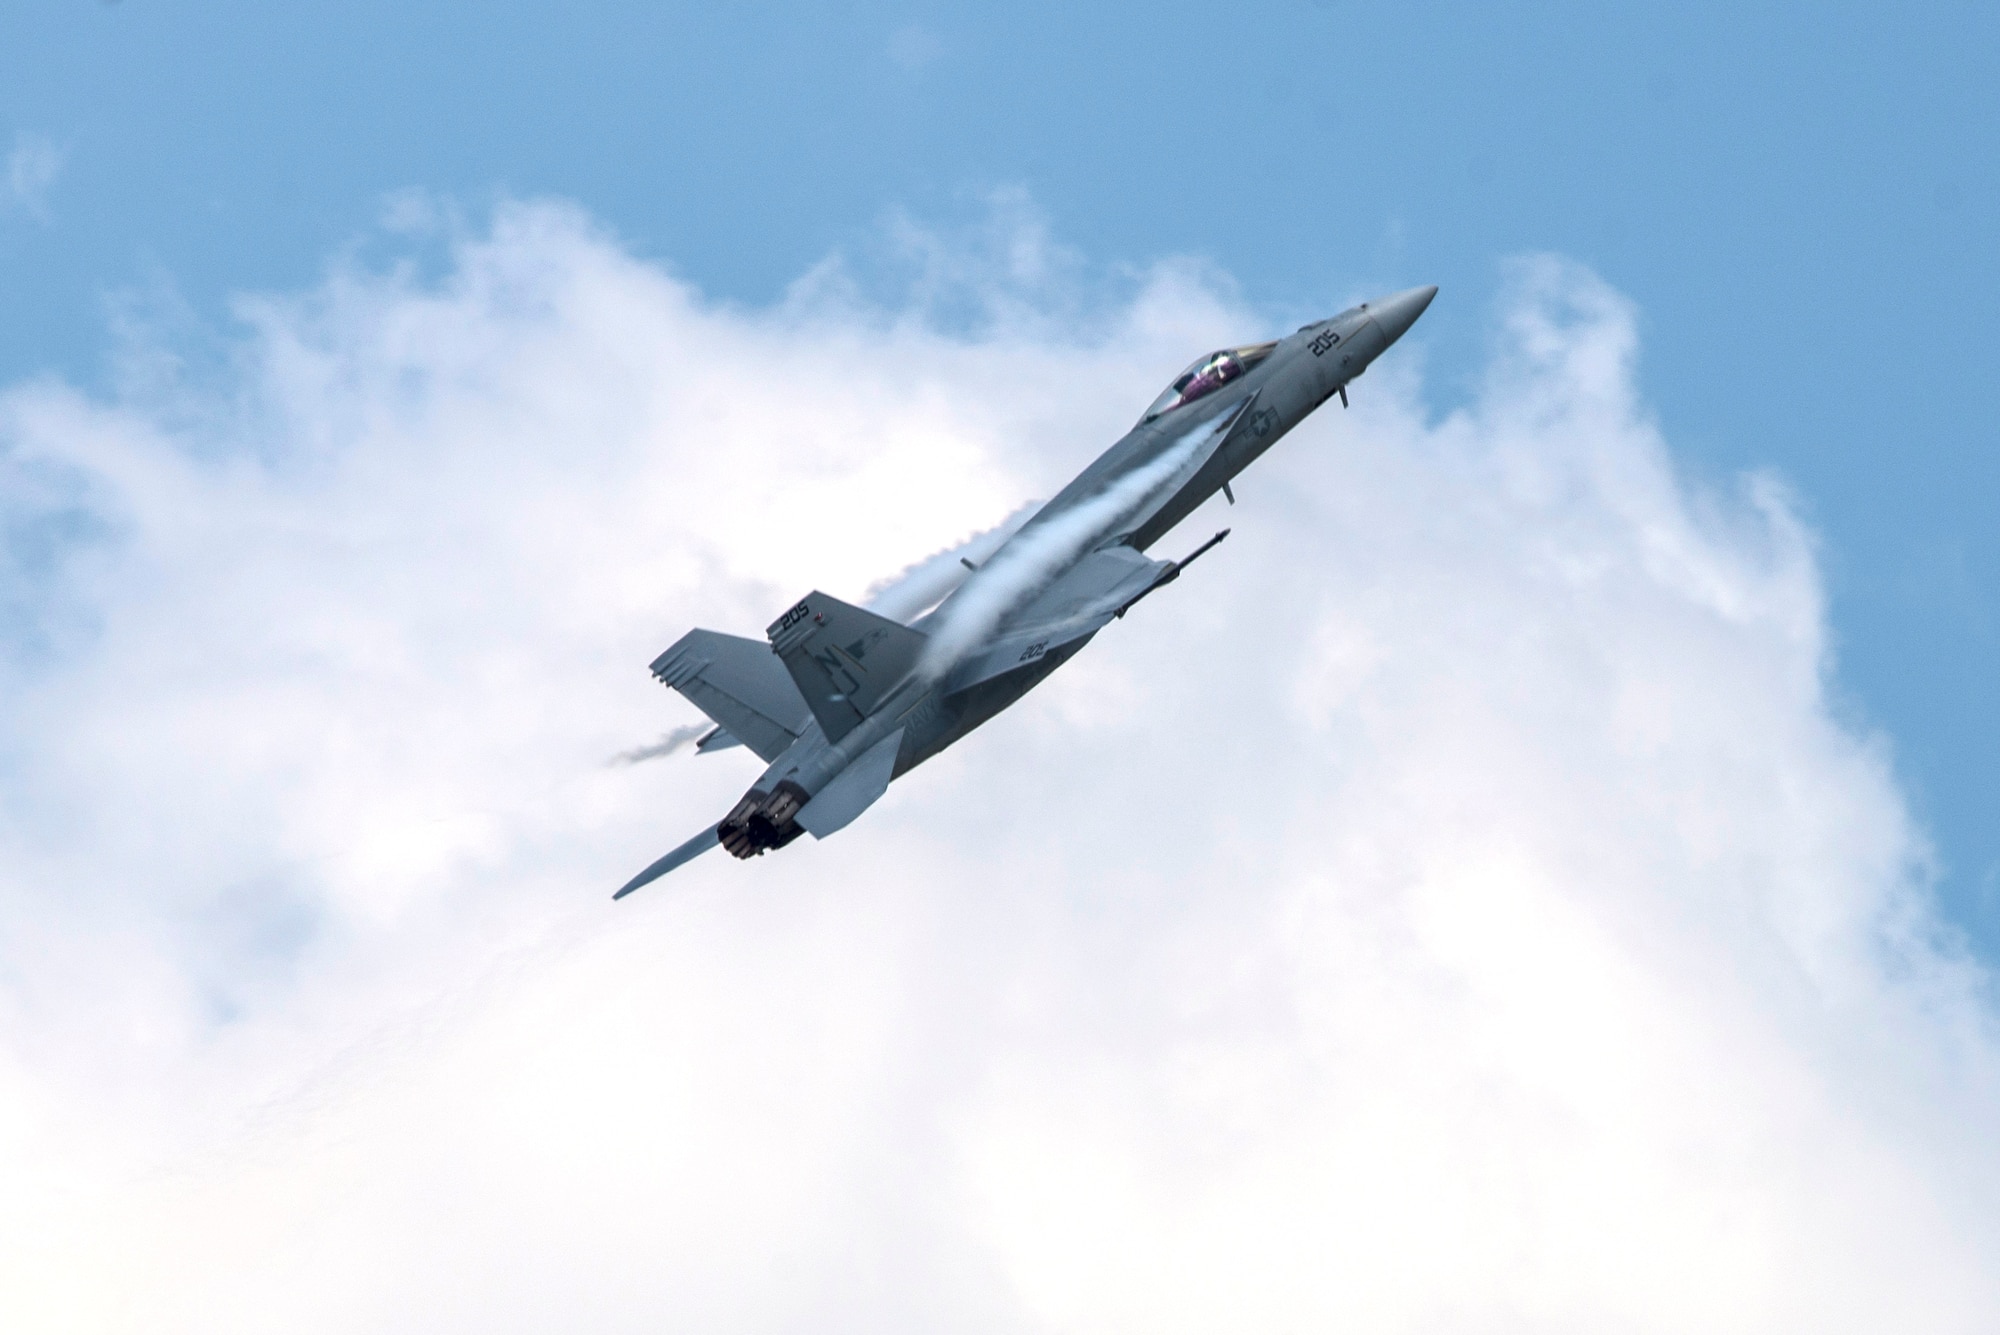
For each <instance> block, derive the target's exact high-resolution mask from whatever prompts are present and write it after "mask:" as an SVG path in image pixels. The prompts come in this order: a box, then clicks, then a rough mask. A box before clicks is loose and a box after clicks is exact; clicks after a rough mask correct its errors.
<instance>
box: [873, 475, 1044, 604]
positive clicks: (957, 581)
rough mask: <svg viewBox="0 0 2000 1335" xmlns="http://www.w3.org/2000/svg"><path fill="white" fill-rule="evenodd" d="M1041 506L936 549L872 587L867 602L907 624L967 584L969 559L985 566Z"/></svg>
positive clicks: (1024, 508)
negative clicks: (936, 550)
mask: <svg viewBox="0 0 2000 1335" xmlns="http://www.w3.org/2000/svg"><path fill="white" fill-rule="evenodd" d="M1040 508H1041V502H1040V501H1028V502H1027V503H1025V504H1023V505H1021V506H1019V507H1017V508H1016V509H1015V510H1014V512H1013V513H1012V514H1010V515H1008V516H1007V517H1006V518H1005V519H1003V520H1001V521H1000V522H999V523H998V524H995V525H994V526H993V527H992V528H989V529H985V530H982V531H981V532H978V533H975V534H973V535H972V536H971V537H969V538H967V539H966V540H965V541H964V542H961V543H959V544H957V545H956V546H953V547H947V548H946V549H944V550H943V551H941V552H933V553H932V554H931V555H929V556H926V557H925V558H924V559H923V560H921V561H915V562H912V563H911V564H910V565H907V566H905V567H904V568H903V569H902V570H900V571H898V572H897V573H896V574H894V575H891V576H890V577H889V578H888V579H885V580H882V581H880V582H879V583H877V584H876V585H875V586H874V587H872V588H871V589H869V590H868V595H867V601H866V603H865V604H864V605H865V606H866V607H868V609H869V610H871V611H874V612H879V613H881V614H882V615H883V616H885V617H888V618H889V619H890V620H892V621H900V622H902V623H903V624H904V625H908V624H909V623H910V622H912V621H914V620H915V619H916V618H917V617H919V616H921V615H922V614H924V613H925V612H928V611H930V609H931V608H933V607H936V606H937V605H938V603H939V602H940V601H942V600H943V599H944V598H945V596H946V595H948V594H949V593H951V592H952V590H954V589H956V588H957V587H958V586H959V585H961V584H963V583H965V580H966V577H967V576H968V575H970V574H971V573H972V572H971V571H970V570H968V569H967V568H966V566H965V564H964V563H965V562H966V561H970V562H972V564H973V565H975V566H978V565H983V564H984V563H985V562H986V559H987V558H988V557H990V556H992V555H993V553H994V552H996V551H998V550H999V549H1000V545H1001V544H1002V543H1004V542H1006V541H1007V539H1009V538H1011V537H1013V536H1014V535H1015V534H1016V533H1018V532H1020V531H1021V526H1022V525H1023V524H1025V523H1027V522H1028V521H1029V520H1030V519H1032V518H1034V515H1035V511H1036V510H1038V509H1040Z"/></svg>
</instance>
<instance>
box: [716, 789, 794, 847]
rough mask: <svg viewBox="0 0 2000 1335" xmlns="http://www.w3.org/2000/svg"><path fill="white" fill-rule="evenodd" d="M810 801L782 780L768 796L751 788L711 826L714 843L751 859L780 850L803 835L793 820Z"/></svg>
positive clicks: (759, 790)
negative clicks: (765, 852) (717, 823)
mask: <svg viewBox="0 0 2000 1335" xmlns="http://www.w3.org/2000/svg"><path fill="white" fill-rule="evenodd" d="M811 798H812V795H811V794H810V793H808V792H806V790H805V789H803V788H801V787H799V786H798V785H797V784H795V783H793V782H792V781H791V780H790V779H785V780H782V781H781V782H780V783H779V784H778V786H777V788H776V789H775V790H773V791H772V792H769V793H766V792H764V791H763V790H761V789H757V788H752V789H751V790H750V791H749V792H747V793H745V794H743V800H742V801H740V802H738V803H737V804H736V805H735V806H734V807H732V808H731V809H730V812H729V814H728V815H727V816H724V817H723V818H722V823H721V824H719V825H717V826H716V827H715V838H716V841H717V842H718V843H720V844H721V845H722V846H723V847H724V848H726V849H728V850H729V855H730V856H731V857H737V858H754V857H758V856H760V855H762V854H763V852H764V851H765V850H766V849H771V848H783V847H784V846H785V845H786V844H789V843H790V842H792V840H794V839H796V838H798V837H799V836H800V835H801V834H804V833H805V829H804V827H803V826H801V825H800V824H799V823H798V821H797V819H796V817H797V816H798V814H799V808H800V807H803V806H804V805H805V804H806V803H807V802H808V801H810V800H811Z"/></svg>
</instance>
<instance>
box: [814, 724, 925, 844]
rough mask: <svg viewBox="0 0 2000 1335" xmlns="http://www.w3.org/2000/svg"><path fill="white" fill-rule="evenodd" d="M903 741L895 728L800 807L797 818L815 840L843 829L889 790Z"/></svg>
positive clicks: (901, 733)
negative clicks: (897, 755)
mask: <svg viewBox="0 0 2000 1335" xmlns="http://www.w3.org/2000/svg"><path fill="white" fill-rule="evenodd" d="M902 744H903V730H902V729H901V728H898V729H896V730H895V731H894V732H892V733H890V734H889V735H888V736H887V737H884V738H883V739H882V740H881V741H879V742H877V743H875V745H873V746H871V747H869V748H868V749H867V750H866V751H863V752H862V753H861V754H860V755H858V756H856V757H855V758H854V760H853V762H852V763H851V764H849V765H848V767H847V768H846V769H844V770H842V771H841V772H840V773H838V774H836V775H834V776H833V781H832V782H831V783H829V784H827V786H826V787H824V788H822V789H820V790H819V792H817V793H815V794H814V795H813V800H812V801H810V802H808V803H806V804H805V805H804V806H803V807H800V808H799V814H798V817H797V820H798V822H799V824H801V825H803V826H805V828H806V831H807V832H808V833H809V834H811V835H812V837H813V838H815V839H824V838H826V837H827V836H828V835H830V834H832V833H833V832H834V831H835V830H842V829H846V828H847V826H848V825H849V824H851V823H852V822H853V820H854V818H855V817H856V816H859V815H860V814H861V813H862V812H864V811H866V810H868V808H869V807H871V806H874V805H875V800H876V799H877V798H879V797H880V796H882V794H884V793H886V792H888V791H889V780H890V779H891V778H893V777H895V773H896V752H897V750H898V748H900V747H901V746H902Z"/></svg>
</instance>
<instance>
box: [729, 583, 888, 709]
mask: <svg viewBox="0 0 2000 1335" xmlns="http://www.w3.org/2000/svg"><path fill="white" fill-rule="evenodd" d="M767 634H769V635H770V637H771V648H772V650H774V651H775V652H776V653H777V655H778V658H779V660H780V661H781V662H783V663H784V665H785V667H786V668H787V669H788V670H789V671H790V672H791V674H792V681H793V682H794V683H795V684H796V685H797V686H798V688H799V694H800V695H802V696H804V697H805V702H806V705H807V707H808V708H810V709H811V710H812V712H813V717H814V718H816V719H818V720H819V725H820V727H821V728H823V729H825V731H826V735H827V739H828V740H829V741H835V742H837V741H839V740H840V739H841V738H842V737H845V736H846V735H847V734H848V732H850V731H851V730H852V729H853V728H854V726H855V725H856V724H857V723H859V722H861V720H862V719H864V718H867V717H868V715H869V714H871V713H873V712H874V710H875V707H876V706H877V705H879V704H881V703H882V701H883V700H885V699H887V698H888V695H889V692H890V691H892V690H894V689H895V688H896V687H897V686H898V685H900V684H901V682H902V680H903V678H905V677H907V676H909V675H910V670H911V669H912V668H914V667H916V665H917V660H918V659H919V658H921V657H922V656H923V651H924V644H925V637H924V635H923V632H921V631H914V630H911V629H910V628H909V627H908V626H903V625H899V624H897V623H896V622H894V621H891V620H889V619H888V618H886V617H880V616H877V615H875V613H873V612H868V611H864V610H862V609H861V608H859V607H853V606H850V605H849V604H847V603H843V602H841V601H840V600H839V599H838V598H832V597H829V596H827V595H826V594H824V593H820V592H818V591H814V592H812V593H809V594H807V595H806V597H805V599H804V600H803V601H801V602H800V603H799V604H798V605H797V606H796V607H794V608H792V610H791V611H789V612H787V613H785V614H784V615H783V616H781V617H779V618H778V619H777V620H776V621H774V622H772V623H771V628H770V630H769V631H768V632H767ZM739 735H740V734H739Z"/></svg>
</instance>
